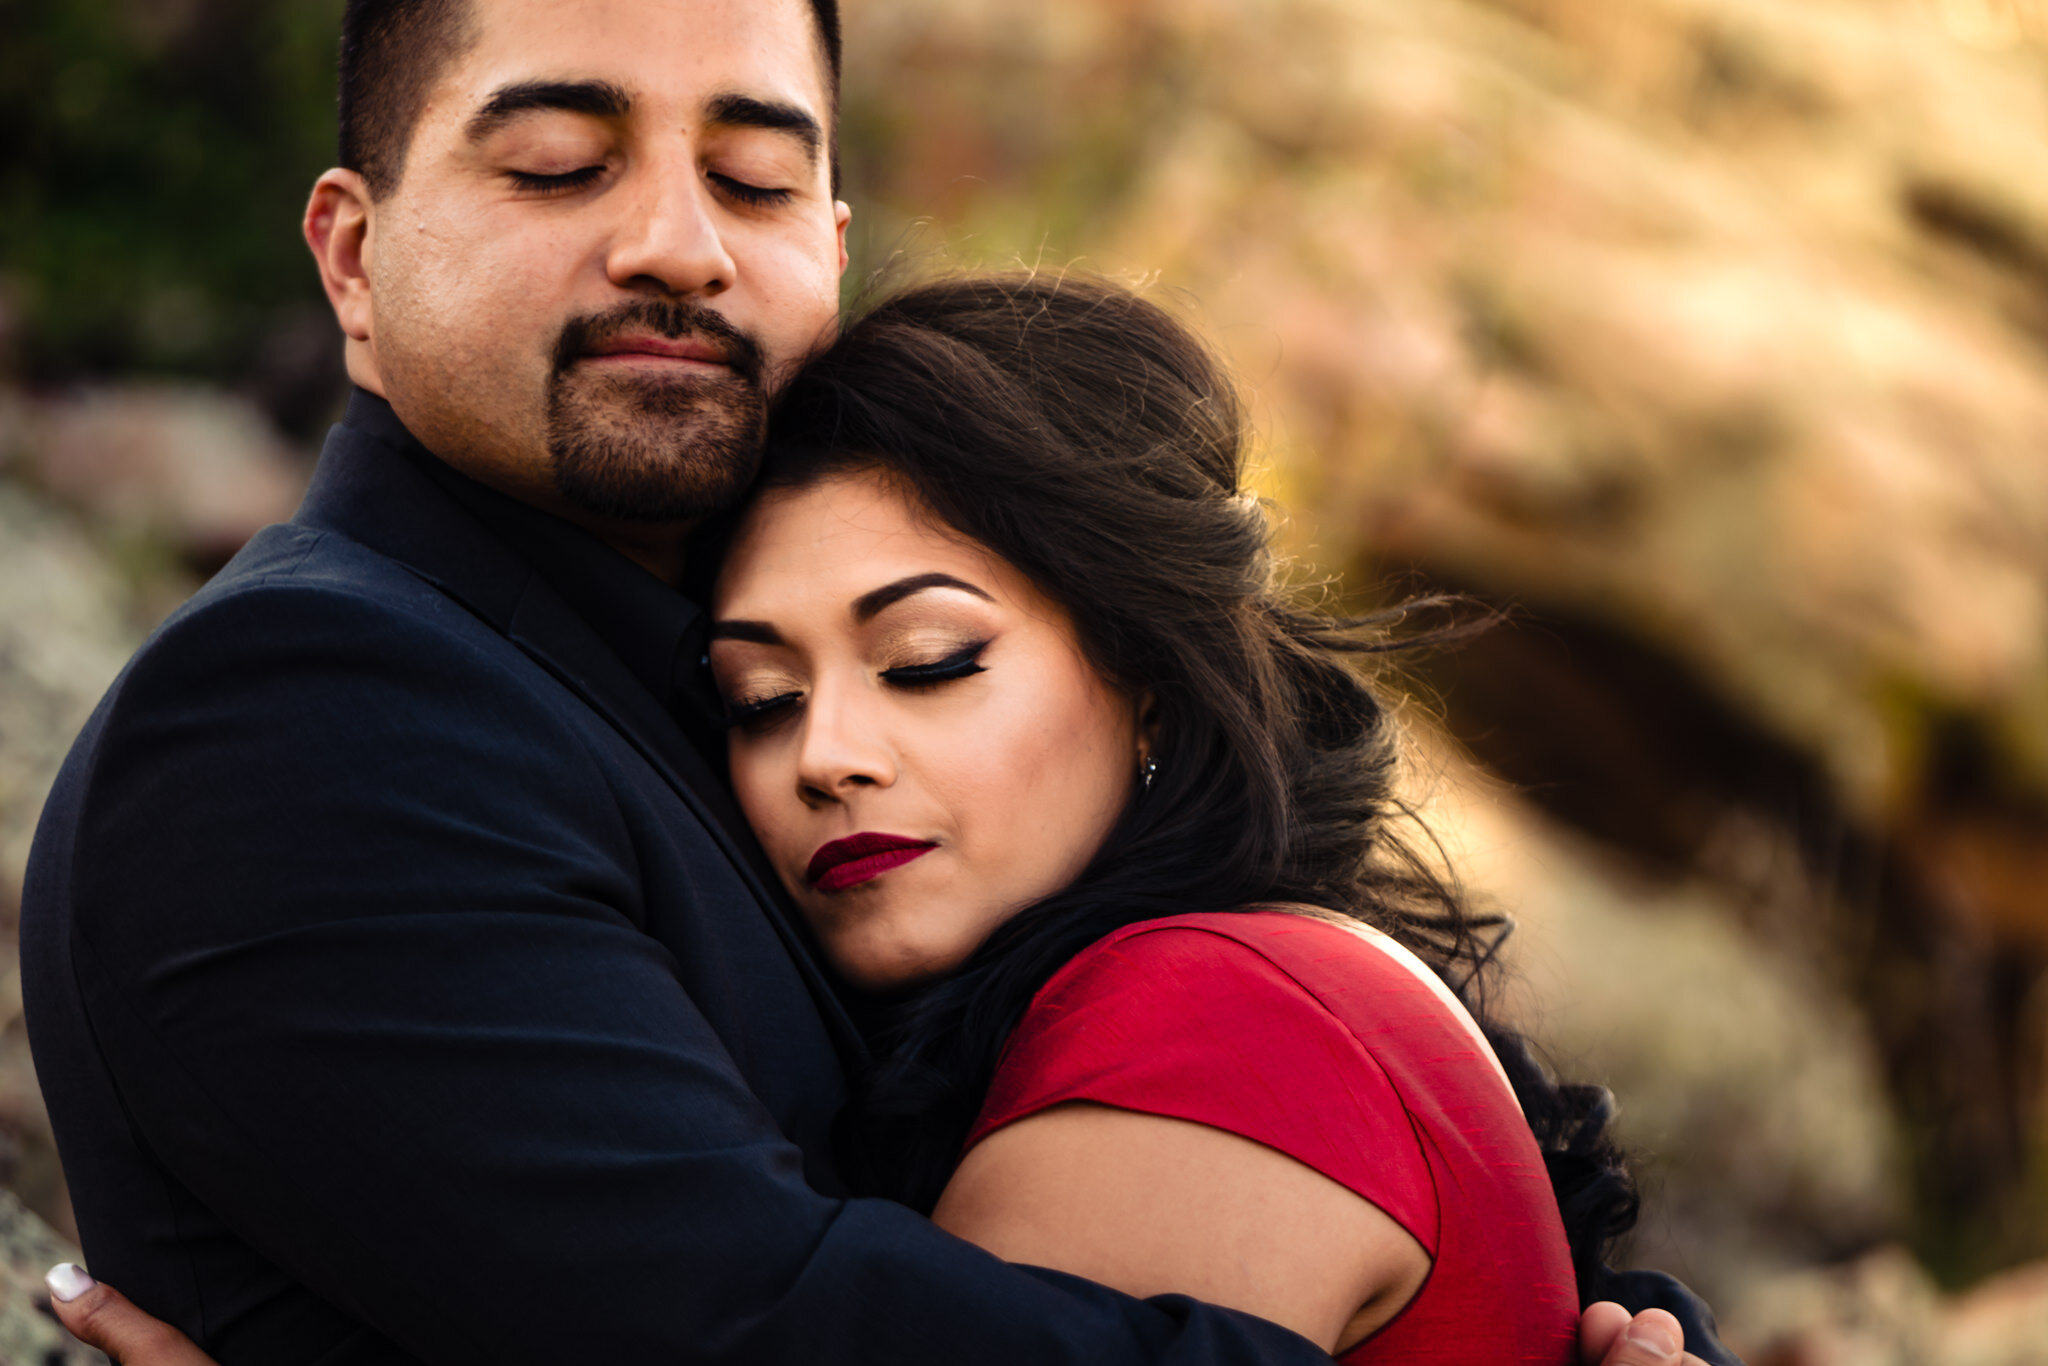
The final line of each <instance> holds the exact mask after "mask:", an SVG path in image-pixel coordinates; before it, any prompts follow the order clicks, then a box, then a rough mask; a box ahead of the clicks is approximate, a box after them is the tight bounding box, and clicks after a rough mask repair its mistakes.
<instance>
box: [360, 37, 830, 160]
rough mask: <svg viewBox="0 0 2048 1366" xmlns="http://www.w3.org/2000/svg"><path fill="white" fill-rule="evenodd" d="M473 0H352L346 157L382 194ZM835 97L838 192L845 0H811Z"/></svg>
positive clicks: (460, 42) (456, 49)
mask: <svg viewBox="0 0 2048 1366" xmlns="http://www.w3.org/2000/svg"><path fill="white" fill-rule="evenodd" d="M470 6H471V0H348V7H347V9H345V10H344V11H343V12H342V18H341V164H342V165H343V166H345V167H347V168H348V169H349V170H351V171H355V172H358V173H359V174H360V175H361V176H362V177H363V180H364V181H365V182H366V183H367V184H368V185H369V187H370V195H371V197H372V198H376V199H381V198H383V197H384V196H385V195H386V194H388V193H390V192H391V191H392V190H393V189H395V188H397V185H398V182H399V180H400V178H402V177H403V176H404V174H405V154H406V150H407V149H408V148H409V147H410V146H411V145H412V135H413V129H414V128H415V127H416V126H417V125H418V123H419V121H420V113H421V111H423V110H424V109H425V108H426V105H427V96H428V95H429V94H431V93H432V91H433V88H434V82H435V81H437V80H439V79H440V76H441V72H442V71H443V70H445V69H446V68H447V66H448V63H450V62H452V61H454V60H455V59H456V58H457V57H459V56H461V55H462V53H463V51H464V50H465V49H467V47H468V46H469V43H470V41H471V38H472V36H473V35H472V32H471V24H472V19H473V16H472V15H471V12H470ZM810 6H811V14H812V16H813V17H814V18H815V19H816V20H817V24H818V42H819V45H820V46H821V47H822V48H823V49H824V53H825V72H826V92H825V93H826V98H828V99H829V100H830V101H831V103H832V144H831V145H832V192H833V193H834V194H837V193H838V192H839V53H840V39H839V0H810Z"/></svg>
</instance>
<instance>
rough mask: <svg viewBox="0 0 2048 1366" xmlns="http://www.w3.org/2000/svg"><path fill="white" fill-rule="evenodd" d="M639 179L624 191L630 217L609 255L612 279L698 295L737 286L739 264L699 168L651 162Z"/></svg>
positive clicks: (665, 291)
mask: <svg viewBox="0 0 2048 1366" xmlns="http://www.w3.org/2000/svg"><path fill="white" fill-rule="evenodd" d="M637 180H638V183H637V184H635V185H633V186H632V187H631V190H630V192H629V193H628V194H627V195H625V196H622V200H623V202H624V203H625V205H626V213H627V217H626V220H625V221H624V222H623V223H622V224H621V225H620V227H619V231H618V233H617V236H616V237H615V239H614V241H613V244H612V248H611V250H610V252H609V253H608V254H607V256H606V259H605V273H606V274H607V275H609V276H610V277H611V280H612V283H613V284H616V285H618V286H619V287H620V288H621V289H631V290H638V291H646V290H657V291H659V292H660V293H663V294H669V295H676V296H691V295H694V296H699V297H704V296H711V295H717V294H722V293H724V292H725V291H726V290H728V289H730V288H732V286H733V282H734V276H735V274H736V267H735V266H734V263H733V259H732V254H731V252H730V251H729V250H728V249H727V246H726V242H725V236H724V230H723V229H724V225H723V224H722V222H721V221H720V217H719V209H718V205H717V202H716V201H715V200H714V199H713V197H712V194H713V192H712V189H711V186H710V184H709V182H707V181H706V180H705V178H704V176H703V174H702V173H701V172H700V171H699V169H698V168H697V167H696V166H695V165H694V164H690V163H687V162H678V163H670V164H659V165H653V164H650V165H647V166H645V167H644V169H643V170H642V171H641V174H640V175H639V176H638V177H637Z"/></svg>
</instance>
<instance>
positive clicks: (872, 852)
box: [804, 830, 938, 892]
mask: <svg viewBox="0 0 2048 1366" xmlns="http://www.w3.org/2000/svg"><path fill="white" fill-rule="evenodd" d="M937 847H938V846H937V845H936V844H934V843H933V842H932V841H930V840H914V839H910V838H909V837H907V836H904V835H878V834H876V833H874V832H873V831H870V830H863V831H862V832H861V833H860V834H858V835H848V836H847V837H846V838H845V839H843V840H833V841H832V842H831V843H830V844H827V845H823V846H821V847H820V848H819V850H818V852H817V853H815V854H813V855H811V866H810V867H808V868H806V869H804V880H805V881H807V882H809V883H810V884H811V885H812V886H813V887H816V888H817V889H818V890H819V891H821V892H841V891H845V890H846V889H847V888H848V887H853V886H857V885H859V884H860V883H863V882H866V881H867V880H868V879H869V878H875V877H880V876H881V875H882V874H884V873H886V872H888V871H889V870H890V869H891V868H897V867H901V866H902V865H903V864H906V863H908V862H910V861H911V860H912V859H914V858H919V857H921V856H923V855H925V854H928V853H930V852H931V851H932V850H933V849H936V848H937Z"/></svg>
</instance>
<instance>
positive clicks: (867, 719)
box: [796, 688, 897, 806]
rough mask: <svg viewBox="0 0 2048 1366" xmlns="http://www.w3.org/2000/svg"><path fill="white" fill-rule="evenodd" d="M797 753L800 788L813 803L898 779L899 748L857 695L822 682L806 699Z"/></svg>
mask: <svg viewBox="0 0 2048 1366" xmlns="http://www.w3.org/2000/svg"><path fill="white" fill-rule="evenodd" d="M803 727H804V733H803V741H802V745H801V748H800V749H799V751H798V754H797V775H796V776H797V790H798V795H799V796H801V797H802V798H803V800H804V801H805V802H806V803H808V804H810V805H813V806H818V805H823V804H825V803H828V802H835V801H844V800H846V799H847V798H848V797H849V796H851V795H853V794H854V793H856V792H859V791H862V790H863V789H875V788H886V787H890V786H893V785H894V783H895V782H896V774H897V760H896V754H895V751H894V749H893V748H892V747H891V745H890V744H889V742H888V739H887V737H886V736H885V735H884V734H883V728H882V727H881V726H880V725H878V724H877V718H876V717H874V716H872V715H870V714H869V713H868V710H867V709H865V708H863V707H861V706H860V705H859V699H858V698H857V697H853V696H849V695H847V694H846V693H844V692H839V691H837V690H833V689H824V688H817V689H814V690H813V692H812V694H811V696H810V697H809V698H808V699H806V702H805V710H804V718H803Z"/></svg>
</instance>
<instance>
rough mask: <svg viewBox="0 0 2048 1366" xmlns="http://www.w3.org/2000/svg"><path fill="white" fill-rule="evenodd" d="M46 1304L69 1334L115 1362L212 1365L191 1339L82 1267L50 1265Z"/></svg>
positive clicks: (156, 1365)
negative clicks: (48, 1290)
mask: <svg viewBox="0 0 2048 1366" xmlns="http://www.w3.org/2000/svg"><path fill="white" fill-rule="evenodd" d="M45 1280H46V1282H47V1284H48V1285H49V1287H50V1308H51V1310H52V1311H53V1312H54V1313H55V1314H56V1315H57V1322H59V1323H61V1324H63V1325H64V1326H65V1327H66V1328H68V1329H69V1330H70V1331H71V1336H73V1337H75V1338H77V1339H78V1340H79V1341H80V1342H83V1343H85V1344H86V1345H87V1346H89V1347H97V1348H99V1349H100V1350H101V1351H102V1352H105V1353H106V1354H107V1355H108V1356H110V1357H112V1358H113V1359H114V1362H115V1364H116V1366H218V1363H217V1362H215V1361H214V1359H213V1358H212V1357H210V1356H208V1355H207V1354H206V1353H204V1352H202V1351H200V1350H199V1349H198V1348H197V1347H196V1346H194V1345H193V1343H192V1339H190V1338H188V1337H186V1336H185V1335H184V1334H183V1333H181V1332H179V1331H178V1330H177V1329H175V1328H173V1327H171V1325H169V1324H168V1323H165V1322H164V1321H163V1320H162V1319H157V1318H151V1317H150V1316H149V1315H148V1314H145V1313H143V1312H142V1311H141V1310H140V1309H137V1308H136V1307H135V1306H134V1305H132V1304H130V1303H129V1302H128V1297H127V1296H126V1295H123V1294H122V1293H121V1292H120V1291H118V1290H116V1289H114V1287H113V1286H111V1285H101V1284H100V1283H99V1282H97V1281H95V1280H94V1279H93V1278H92V1277H91V1276H89V1275H87V1274H86V1271H85V1268H84V1267H82V1266H73V1265H72V1264H71V1263H69V1262H64V1263H62V1264H61V1265H58V1266H54V1267H51V1268H50V1274H49V1275H48V1276H47V1277H46V1278H45Z"/></svg>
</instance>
